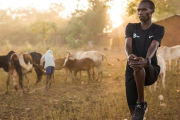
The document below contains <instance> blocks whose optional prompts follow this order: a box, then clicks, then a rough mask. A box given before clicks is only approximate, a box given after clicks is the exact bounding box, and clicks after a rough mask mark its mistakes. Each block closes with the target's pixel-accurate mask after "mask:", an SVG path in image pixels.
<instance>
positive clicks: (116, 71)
mask: <svg viewBox="0 0 180 120" xmlns="http://www.w3.org/2000/svg"><path fill="white" fill-rule="evenodd" d="M23 49H24V48H19V49H18V50H19V51H20V50H23ZM28 49H32V48H30V47H29V48H28ZM33 50H36V51H38V52H41V53H44V52H45V51H46V50H44V49H43V48H40V46H39V50H37V48H33ZM66 50H67V49H64V48H57V47H53V52H54V54H55V56H56V58H58V57H62V56H65V55H66V52H65V51H66ZM98 51H101V52H102V53H103V54H105V55H106V56H107V58H108V60H109V61H110V63H111V64H113V65H112V66H111V67H109V66H107V64H106V62H104V63H103V71H104V72H103V76H104V77H103V81H102V83H98V82H93V81H91V82H90V83H89V84H88V80H87V75H86V73H85V72H83V78H82V80H81V81H74V82H73V81H72V80H71V79H70V78H68V80H67V81H66V82H65V81H64V78H65V71H64V70H61V71H55V81H54V83H53V84H52V86H51V89H50V90H49V91H47V92H43V91H42V89H37V88H40V87H42V86H44V85H45V77H43V79H42V81H41V83H39V84H38V85H36V86H35V85H34V83H35V80H36V75H35V73H34V72H33V73H32V74H29V75H28V76H29V78H30V80H31V81H30V87H31V90H30V91H31V93H28V92H25V93H24V95H20V94H19V93H16V92H11V93H10V94H8V95H5V94H4V92H5V90H6V79H7V73H5V72H4V71H3V70H2V69H1V70H0V86H1V87H0V93H1V94H0V119H2V120H4V119H8V120H9V119H12V120H16V119H18V120H19V119H24V120H29V119H31V120H35V119H37V120H40V119H54V120H72V119H73V120H124V119H128V120H130V114H129V110H128V107H127V102H126V96H125V82H124V81H125V80H124V73H125V72H124V71H125V64H126V63H125V61H124V62H118V61H117V60H116V58H119V59H124V58H125V57H124V54H123V53H124V52H123V49H121V50H116V49H113V50H109V51H103V50H101V49H98ZM2 53H3V51H2V52H1V54H2ZM4 54H6V53H4ZM179 77H180V75H179V74H177V75H173V74H172V73H168V74H167V76H166V89H162V85H161V78H159V80H158V87H157V91H152V92H150V91H149V89H148V88H146V90H145V97H146V98H145V99H146V101H147V102H148V108H149V109H148V112H147V114H146V119H147V120H179V118H180V114H179V113H180V108H179V106H180V92H178V91H177V90H180V82H179ZM12 82H13V81H11V85H10V89H11V90H13V87H12ZM24 86H25V88H26V80H25V79H24ZM34 89H37V90H35V91H33V90H34ZM159 95H163V96H164V100H163V101H162V103H165V104H166V106H160V101H159V99H158V96H159Z"/></svg>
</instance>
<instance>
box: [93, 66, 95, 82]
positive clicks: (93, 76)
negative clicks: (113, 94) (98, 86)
mask: <svg viewBox="0 0 180 120" xmlns="http://www.w3.org/2000/svg"><path fill="white" fill-rule="evenodd" d="M92 71H93V73H92V78H93V81H94V76H95V74H94V67H93V68H92Z"/></svg>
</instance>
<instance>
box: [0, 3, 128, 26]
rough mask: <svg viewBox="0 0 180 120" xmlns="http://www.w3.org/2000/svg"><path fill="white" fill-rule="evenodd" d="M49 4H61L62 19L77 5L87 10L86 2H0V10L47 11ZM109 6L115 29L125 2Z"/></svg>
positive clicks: (123, 10) (119, 22)
mask: <svg viewBox="0 0 180 120" xmlns="http://www.w3.org/2000/svg"><path fill="white" fill-rule="evenodd" d="M51 3H62V5H63V6H64V8H65V10H64V12H63V13H61V16H62V17H64V18H66V17H67V16H70V14H71V13H72V12H74V10H75V8H76V6H77V4H78V6H79V8H80V9H84V10H85V9H87V8H88V0H79V2H78V0H0V8H2V9H6V8H9V7H11V8H18V7H23V8H26V7H28V6H33V7H35V8H36V9H38V10H48V8H49V6H50V4H51ZM109 5H110V7H111V8H110V9H109V10H108V13H109V14H110V19H111V21H112V23H113V24H112V25H113V27H114V28H116V27H118V26H119V25H120V24H122V23H123V20H122V18H121V16H122V15H124V12H125V9H124V8H125V7H126V5H127V0H114V1H111V2H110V3H109Z"/></svg>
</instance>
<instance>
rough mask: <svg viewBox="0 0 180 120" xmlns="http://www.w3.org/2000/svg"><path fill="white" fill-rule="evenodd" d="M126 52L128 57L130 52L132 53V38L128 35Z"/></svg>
mask: <svg viewBox="0 0 180 120" xmlns="http://www.w3.org/2000/svg"><path fill="white" fill-rule="evenodd" d="M125 53H126V56H127V57H128V56H129V55H130V54H132V38H131V37H128V38H126V41H125Z"/></svg>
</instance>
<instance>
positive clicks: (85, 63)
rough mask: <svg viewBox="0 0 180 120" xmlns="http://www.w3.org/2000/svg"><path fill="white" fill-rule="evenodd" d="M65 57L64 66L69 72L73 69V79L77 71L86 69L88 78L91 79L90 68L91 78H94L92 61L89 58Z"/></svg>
mask: <svg viewBox="0 0 180 120" xmlns="http://www.w3.org/2000/svg"><path fill="white" fill-rule="evenodd" d="M68 57H69V55H68V56H67V58H66V63H64V67H65V68H67V69H68V70H69V71H70V72H71V73H72V71H74V77H75V80H76V79H77V72H79V71H82V70H86V71H87V73H88V77H89V80H90V79H91V75H90V70H91V69H93V80H94V62H93V60H92V59H90V58H83V59H79V60H77V59H74V60H71V59H69V58H68Z"/></svg>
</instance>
